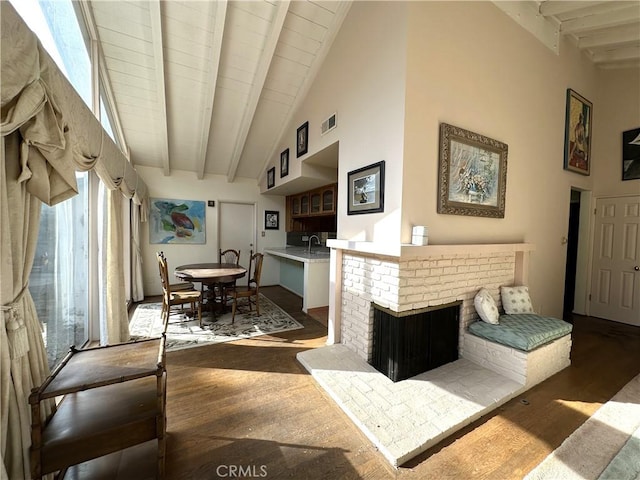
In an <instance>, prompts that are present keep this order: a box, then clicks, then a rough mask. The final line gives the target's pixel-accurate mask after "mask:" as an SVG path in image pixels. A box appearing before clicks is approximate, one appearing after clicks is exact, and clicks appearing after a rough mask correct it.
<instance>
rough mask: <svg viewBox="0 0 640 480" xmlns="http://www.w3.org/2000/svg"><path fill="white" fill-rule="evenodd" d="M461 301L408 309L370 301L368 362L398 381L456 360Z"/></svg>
mask: <svg viewBox="0 0 640 480" xmlns="http://www.w3.org/2000/svg"><path fill="white" fill-rule="evenodd" d="M461 304H462V302H459V301H458V302H453V303H450V304H447V305H439V306H434V307H427V308H422V309H419V310H410V311H407V312H394V311H392V310H389V309H387V308H384V307H380V306H378V305H375V304H373V308H374V311H373V348H372V354H371V362H370V364H371V365H372V366H373V367H374V368H375V369H376V370H378V371H379V372H381V373H383V374H384V375H386V376H387V377H389V378H390V379H391V380H393V381H394V382H398V381H400V380H404V379H406V378H410V377H413V376H415V375H418V374H420V373H423V372H426V371H428V370H432V369H434V368H437V367H440V366H442V365H444V364H446V363H449V362H453V361H455V360H457V359H458V339H459V335H460V326H459V322H460V305H461Z"/></svg>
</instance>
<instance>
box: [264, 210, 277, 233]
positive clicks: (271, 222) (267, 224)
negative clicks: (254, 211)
mask: <svg viewBox="0 0 640 480" xmlns="http://www.w3.org/2000/svg"><path fill="white" fill-rule="evenodd" d="M279 228H280V212H279V211H277V210H265V211H264V229H265V230H278V229H279Z"/></svg>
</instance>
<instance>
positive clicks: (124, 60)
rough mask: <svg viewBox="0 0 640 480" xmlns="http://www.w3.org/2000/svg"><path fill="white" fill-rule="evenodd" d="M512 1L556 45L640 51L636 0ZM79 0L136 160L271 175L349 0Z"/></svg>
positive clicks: (612, 53)
mask: <svg viewBox="0 0 640 480" xmlns="http://www.w3.org/2000/svg"><path fill="white" fill-rule="evenodd" d="M495 3H496V5H498V6H499V7H500V8H503V6H504V5H502V4H505V2H495ZM506 3H509V4H511V5H512V8H513V4H517V5H518V9H519V10H523V9H526V10H527V11H528V12H529V14H532V15H533V17H534V20H533V22H534V23H536V22H537V26H536V27H534V28H533V29H531V28H530V27H528V26H527V25H523V26H524V27H525V28H527V29H529V30H530V31H532V33H534V34H535V35H536V36H537V37H538V38H540V39H541V40H542V41H544V42H545V43H547V44H548V45H549V38H550V39H551V40H550V42H551V44H553V39H554V38H555V43H556V44H557V43H558V41H557V39H558V36H559V35H568V36H569V37H570V38H571V40H572V41H573V42H574V43H575V44H576V45H577V46H578V47H579V48H580V49H582V50H583V51H584V52H585V54H586V55H588V56H589V58H591V60H592V61H593V62H594V63H596V64H597V65H600V66H602V67H605V68H611V67H616V66H628V65H638V64H639V62H640V60H639V59H640V2H639V1H610V2H582V1H556V0H548V1H542V2H536V1H523V2H506ZM79 5H80V7H81V8H80V11H81V12H82V15H83V16H84V17H85V19H86V22H87V23H88V25H89V29H90V30H92V34H93V35H94V37H95V38H98V40H99V41H98V44H99V47H98V49H99V54H100V55H102V57H103V58H104V64H103V75H106V77H107V78H108V79H109V84H110V86H107V88H106V90H105V92H104V93H103V94H104V95H105V96H106V97H107V99H108V100H109V101H110V103H112V104H113V105H114V107H115V111H116V114H117V116H118V118H119V119H120V125H115V128H116V130H120V131H121V134H122V136H123V138H124V139H125V142H126V145H127V147H128V149H129V154H130V158H131V161H132V162H133V163H134V165H144V166H151V167H159V168H161V169H162V170H163V171H164V173H165V175H170V174H171V172H172V171H173V170H176V169H177V170H185V171H189V172H193V173H194V174H195V176H196V177H197V178H200V179H201V178H203V177H204V175H205V174H214V175H224V176H226V177H227V179H228V181H229V182H233V181H234V179H236V178H238V177H247V178H253V179H256V180H259V179H260V178H262V176H263V175H264V172H265V170H266V168H267V166H268V163H269V161H270V159H272V158H273V157H274V155H275V153H276V150H277V148H278V147H279V145H280V144H281V138H282V136H283V134H285V133H287V134H289V133H290V132H284V131H283V129H284V128H285V127H286V125H287V124H288V123H289V121H290V120H291V117H292V115H293V114H294V113H295V111H296V109H297V107H298V105H299V104H300V103H301V101H302V100H303V99H304V98H305V96H306V94H307V92H308V90H309V87H310V85H311V83H312V82H313V80H314V78H315V75H316V73H317V72H318V70H319V69H320V68H321V65H322V62H323V60H324V58H325V56H326V54H327V52H328V50H329V48H330V47H331V44H332V42H333V40H334V38H335V36H336V34H337V32H338V31H339V29H340V27H341V25H342V22H343V20H344V18H345V16H346V14H347V12H348V11H349V8H350V6H351V2H341V1H323V0H318V1H315V0H314V1H306V0H295V1H285V0H267V1H263V0H257V1H245V0H241V1H235V0H234V1H192V0H186V1H178V0H170V1H159V0H144V1H88V0H81V1H80V2H79ZM503 10H505V11H507V10H506V9H505V8H503ZM508 13H509V12H508ZM519 13H521V12H519ZM512 16H513V15H512ZM518 16H520V17H521V16H522V15H518ZM514 19H516V18H514ZM516 20H517V19H516ZM541 22H542V24H543V25H541ZM554 28H555V33H554V32H553V30H554ZM540 31H542V32H543V33H540ZM536 32H537V33H536ZM549 47H550V48H553V45H549ZM556 48H557V45H556Z"/></svg>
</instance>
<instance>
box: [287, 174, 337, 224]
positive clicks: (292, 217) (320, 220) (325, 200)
mask: <svg viewBox="0 0 640 480" xmlns="http://www.w3.org/2000/svg"><path fill="white" fill-rule="evenodd" d="M337 194H338V185H337V184H335V183H333V184H330V185H325V186H323V187H320V188H314V189H313V190H308V191H306V192H302V193H298V194H296V195H289V196H287V210H286V211H287V219H286V225H287V231H288V232H296V231H300V232H304V231H328V232H332V231H335V229H336V226H335V215H336V203H337V197H338V195H337Z"/></svg>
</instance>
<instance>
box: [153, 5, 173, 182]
mask: <svg viewBox="0 0 640 480" xmlns="http://www.w3.org/2000/svg"><path fill="white" fill-rule="evenodd" d="M160 9H161V4H160V0H154V1H151V2H150V3H149V14H150V21H151V37H152V39H153V59H154V64H155V65H154V66H155V69H154V70H155V75H156V102H157V104H158V108H159V110H160V123H161V125H160V127H161V128H160V132H159V133H160V143H161V145H160V155H161V157H162V170H163V172H164V174H165V176H168V175H170V174H171V168H170V165H169V131H168V125H167V93H166V88H165V79H164V51H163V45H164V43H163V41H162V12H161V10H160Z"/></svg>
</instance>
